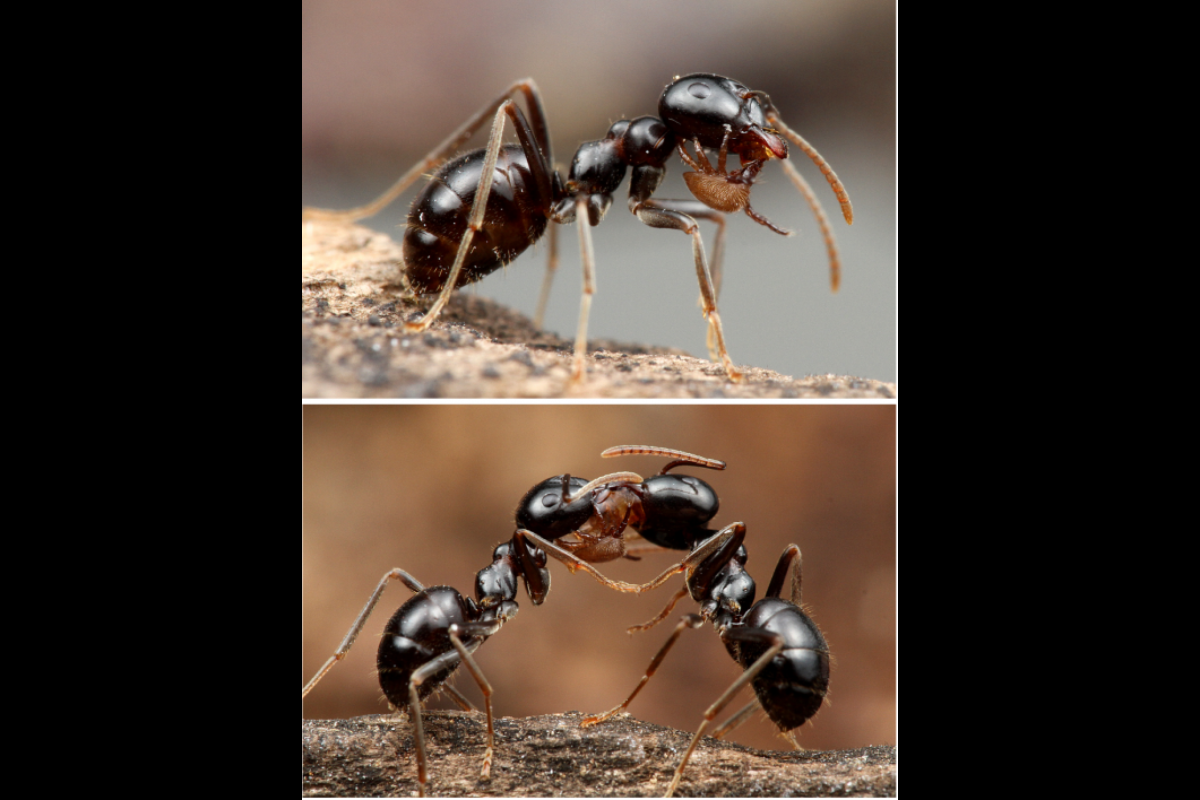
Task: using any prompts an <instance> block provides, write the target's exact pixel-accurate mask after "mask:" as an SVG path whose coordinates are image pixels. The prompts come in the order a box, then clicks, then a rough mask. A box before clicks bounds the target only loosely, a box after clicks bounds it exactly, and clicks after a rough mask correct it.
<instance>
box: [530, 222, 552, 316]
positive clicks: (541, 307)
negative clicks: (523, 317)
mask: <svg viewBox="0 0 1200 800" xmlns="http://www.w3.org/2000/svg"><path fill="white" fill-rule="evenodd" d="M546 233H547V235H548V236H549V237H550V242H549V249H550V252H549V254H548V255H547V258H546V277H544V278H542V291H541V294H540V295H539V296H538V304H537V311H535V312H534V314H533V326H534V327H535V328H537V329H538V330H542V327H543V323H544V322H545V321H546V305H547V304H548V303H549V302H550V284H551V283H552V282H553V281H554V273H556V272H557V271H558V226H557V225H551V226H550V230H548V231H547V232H546Z"/></svg>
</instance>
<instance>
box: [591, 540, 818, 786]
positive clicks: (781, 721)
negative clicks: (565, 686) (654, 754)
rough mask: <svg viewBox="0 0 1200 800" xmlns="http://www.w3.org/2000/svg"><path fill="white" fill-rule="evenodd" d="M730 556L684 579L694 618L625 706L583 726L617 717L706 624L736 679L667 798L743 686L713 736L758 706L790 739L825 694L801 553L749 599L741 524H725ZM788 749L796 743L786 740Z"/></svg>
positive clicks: (708, 716)
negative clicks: (745, 689) (746, 700)
mask: <svg viewBox="0 0 1200 800" xmlns="http://www.w3.org/2000/svg"><path fill="white" fill-rule="evenodd" d="M732 527H735V528H737V529H736V530H735V531H734V536H733V541H734V542H736V545H737V550H736V553H735V554H734V556H733V557H732V558H729V559H726V560H725V561H724V562H723V563H721V564H719V565H718V566H716V568H715V569H714V570H712V571H709V572H707V573H706V572H705V571H704V570H703V569H697V570H695V571H694V572H692V573H690V574H689V576H688V581H687V584H688V590H689V591H690V592H691V595H692V597H693V599H695V600H697V601H699V602H700V614H699V615H696V614H687V615H685V616H684V617H683V618H682V619H681V620H680V622H679V624H678V625H677V626H676V627H675V631H674V632H673V633H672V634H671V636H670V638H669V639H668V640H667V642H666V643H665V644H664V645H663V647H662V649H661V650H660V651H659V652H658V654H657V655H656V656H655V657H654V660H653V661H652V662H651V664H650V667H649V668H648V669H647V670H646V675H645V677H643V679H642V681H641V682H640V683H639V684H638V686H637V688H636V689H634V691H633V693H632V694H631V695H630V696H629V697H628V698H627V699H626V700H625V702H624V703H622V704H621V705H619V706H617V707H616V708H614V709H612V710H611V711H608V712H606V713H604V714H598V715H595V716H591V717H587V718H585V719H584V720H583V722H582V724H583V725H584V726H588V725H595V724H598V723H600V722H604V721H605V720H607V719H609V718H611V717H612V716H614V715H615V714H617V713H619V712H620V711H623V710H624V709H625V708H626V707H627V706H628V705H629V703H630V702H631V701H632V700H633V699H634V697H636V696H637V693H638V692H639V691H640V690H641V688H642V686H644V685H645V683H646V681H647V680H648V679H649V678H650V677H651V676H652V675H653V674H654V671H655V670H656V669H657V667H658V665H659V664H660V663H661V662H662V659H663V658H664V657H665V656H666V654H667V651H668V650H670V648H671V646H672V645H673V644H674V643H675V641H676V640H677V639H678V638H679V634H680V633H681V632H682V631H683V630H684V629H685V628H698V627H700V626H701V625H703V624H704V622H705V621H709V622H712V624H713V627H714V628H715V629H716V631H717V634H718V635H719V636H720V637H721V641H722V642H723V643H724V645H725V649H726V650H727V651H728V652H729V655H730V656H731V657H732V658H733V659H734V661H736V662H737V663H738V664H739V665H740V666H741V667H742V669H743V670H744V672H743V674H742V676H741V677H740V678H738V680H737V681H735V682H734V683H733V685H732V686H731V687H730V688H729V690H728V691H726V693H725V694H724V695H722V696H721V698H720V699H719V700H718V701H717V702H716V703H714V704H713V705H712V706H710V707H709V708H708V710H707V711H705V713H704V721H703V722H702V723H701V725H700V729H699V730H698V731H697V732H696V735H695V737H693V739H692V742H691V745H690V746H689V747H688V749H687V752H686V753H684V756H683V758H682V760H681V761H680V763H679V766H678V767H677V768H676V770H675V775H674V778H673V779H672V781H671V785H670V787H669V788H668V790H667V794H666V796H667V797H670V796H671V795H672V794H673V793H674V792H675V789H676V788H677V787H678V785H679V781H680V778H681V777H682V776H683V769H684V767H685V766H686V765H687V762H688V759H689V758H690V757H691V754H692V750H694V749H695V747H696V743H697V742H699V740H700V737H701V736H703V734H704V731H705V730H707V728H708V726H709V724H710V723H711V722H712V720H713V719H714V718H715V717H716V715H717V714H719V713H720V712H721V710H722V709H723V708H724V707H725V706H726V705H728V703H729V701H730V700H731V699H732V698H733V696H734V695H735V693H736V691H737V690H738V689H740V688H741V687H742V686H744V685H745V684H746V683H750V684H751V685H752V686H753V687H754V694H755V700H754V701H753V702H752V703H751V704H750V705H749V706H747V707H746V708H744V709H742V711H740V712H739V713H738V714H736V715H735V716H734V717H733V718H732V719H731V720H730V721H729V722H727V723H725V725H723V726H722V727H721V728H720V729H719V730H718V731H717V733H716V734H715V735H717V736H720V735H722V734H723V733H725V732H727V731H728V730H729V729H731V728H732V727H734V726H736V725H737V724H739V723H740V722H741V721H743V720H744V719H745V718H746V717H747V716H748V715H749V714H750V713H751V712H752V711H753V710H754V709H755V708H756V707H761V708H762V709H763V710H764V711H765V712H766V713H767V716H768V717H770V719H771V721H772V722H774V723H775V725H776V726H777V727H778V728H779V729H780V731H782V732H785V733H787V734H788V736H789V738H791V734H790V731H792V730H793V729H795V728H797V727H799V726H800V725H802V724H804V722H806V721H807V720H809V719H811V718H812V716H813V715H814V714H816V713H817V711H818V709H820V707H821V705H822V704H823V703H824V701H825V695H826V693H827V692H828V689H829V663H830V656H829V646H828V645H827V644H826V642H825V637H824V635H823V634H822V633H821V630H820V629H819V628H818V627H817V624H816V623H815V622H813V620H812V619H811V618H810V617H809V616H808V614H807V613H806V612H805V611H804V610H803V609H802V608H801V607H800V577H801V575H800V573H801V565H800V548H798V547H797V546H796V545H794V544H793V545H789V546H788V547H787V548H786V549H785V550H784V551H783V555H781V556H780V558H779V562H778V564H777V565H776V567H775V572H774V574H773V575H772V576H771V583H770V585H769V586H768V588H767V594H766V597H764V598H763V599H761V600H759V601H758V602H755V601H754V595H755V585H754V580H753V579H752V578H751V577H750V575H749V573H747V572H746V571H745V565H746V558H747V554H746V548H745V547H744V546H742V544H741V542H742V540H743V539H744V537H745V528H744V526H740V525H737V526H732ZM793 565H794V568H795V574H794V579H793V582H792V586H791V591H790V593H789V598H788V599H784V598H783V597H781V596H780V595H781V593H782V591H783V585H784V583H785V581H786V579H787V575H788V572H789V571H790V570H791V569H792V568H793ZM792 742H793V744H795V739H794V738H792ZM797 746H798V745H797Z"/></svg>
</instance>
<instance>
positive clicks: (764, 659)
mask: <svg viewBox="0 0 1200 800" xmlns="http://www.w3.org/2000/svg"><path fill="white" fill-rule="evenodd" d="M730 630H733V629H730ZM760 633H761V634H762V635H765V636H769V637H770V638H771V639H773V640H774V644H772V645H771V646H770V647H769V648H768V649H767V651H766V652H765V653H763V654H762V656H760V657H759V659H758V660H757V661H755V662H754V663H753V664H751V665H750V667H749V669H747V670H746V671H745V672H744V673H742V675H741V677H739V678H738V679H737V680H736V681H734V682H733V685H731V686H730V687H729V688H728V689H726V690H725V693H724V694H723V695H721V696H720V697H718V698H717V701H716V702H715V703H713V704H712V705H711V706H709V707H708V710H706V711H705V712H704V721H703V722H701V723H700V730H698V731H696V735H695V736H693V737H692V743H691V744H689V745H688V749H687V751H686V752H685V753H684V754H683V758H682V759H681V760H680V762H679V766H678V767H676V768H675V777H673V778H672V779H671V785H670V786H669V787H668V788H667V793H666V794H665V795H663V796H664V797H670V796H671V795H673V794H675V789H676V788H677V787H678V786H679V780H680V778H682V777H683V768H684V767H685V766H687V762H688V759H689V758H691V757H692V751H693V750H695V749H696V745H697V744H698V743H699V742H700V737H701V736H703V735H704V731H705V730H706V729H707V728H708V725H709V723H711V722H712V721H713V718H714V717H716V716H717V714H720V713H721V709H723V708H725V706H727V705H729V701H730V700H732V699H733V697H734V695H736V694H737V693H738V692H739V691H740V690H741V689H742V687H744V686H745V685H746V684H747V683H749V682H750V681H752V680H754V678H755V676H757V675H758V673H760V672H762V670H763V668H764V667H765V666H766V665H767V664H769V663H770V662H771V659H773V658H774V657H775V656H777V655H778V654H779V653H780V651H782V650H783V644H784V642H783V637H781V636H778V635H776V634H768V633H766V631H760ZM721 638H722V639H724V638H725V636H722V637H721ZM753 638H754V639H755V640H760V639H761V638H762V636H761V635H760V636H754V637H753ZM743 711H744V709H743ZM741 713H742V712H738V716H740V715H741Z"/></svg>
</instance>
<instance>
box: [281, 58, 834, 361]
mask: <svg viewBox="0 0 1200 800" xmlns="http://www.w3.org/2000/svg"><path fill="white" fill-rule="evenodd" d="M518 95H523V96H524V97H525V103H526V106H527V108H528V111H527V112H522V111H521V109H520V107H519V106H517V105H516V103H515V102H514V100H515V98H516V97H517V96H518ZM526 114H528V116H526ZM658 114H659V115H658V116H657V117H654V116H643V117H638V118H637V119H634V120H620V121H618V122H616V123H613V125H612V126H611V127H610V128H609V130H608V133H607V134H606V135H605V137H604V138H603V139H600V140H597V141H592V142H584V143H583V144H581V145H580V146H579V148H578V150H576V152H575V157H574V158H573V159H572V161H571V166H570V169H569V170H568V173H567V177H566V179H565V180H564V179H563V177H562V175H561V174H560V173H559V172H558V171H556V169H555V166H554V156H553V152H552V149H551V144H550V134H549V128H548V127H547V124H546V114H545V111H544V109H543V107H542V100H541V94H540V93H539V91H538V88H537V85H536V84H535V83H534V82H533V80H532V79H530V78H526V79H524V80H520V81H517V82H516V83H514V84H513V85H512V86H510V87H509V88H508V89H507V90H505V92H504V93H503V94H501V95H500V96H499V97H498V98H497V99H495V100H493V101H492V102H490V103H488V104H487V105H485V106H484V107H483V108H482V109H480V110H479V111H478V112H477V113H476V114H475V115H474V116H472V117H471V118H470V119H468V120H467V121H466V122H465V123H463V125H462V126H461V127H460V128H459V129H458V130H456V131H454V133H452V134H450V136H449V137H447V138H446V140H445V141H443V142H442V143H441V144H439V145H438V146H437V147H436V148H434V150H433V151H432V152H431V153H429V155H427V156H426V157H425V158H424V159H422V160H421V161H420V162H419V163H417V164H416V165H415V166H414V167H413V168H412V169H410V170H409V171H408V172H407V173H405V174H404V175H403V176H402V177H401V178H400V179H399V180H398V181H396V183H395V184H393V185H392V187H391V188H390V189H388V190H387V191H386V192H384V194H382V195H381V196H380V197H378V198H377V199H376V200H374V201H372V202H371V203H369V204H367V205H365V206H361V207H359V208H354V209H350V210H348V211H325V210H320V209H305V211H304V216H303V218H304V219H330V220H338V221H345V222H351V221H354V220H359V219H363V218H365V217H369V216H372V215H373V214H375V213H377V212H378V211H380V210H381V209H382V208H384V207H385V206H387V205H388V204H389V203H391V202H392V200H394V199H395V198H396V197H398V196H399V195H400V194H401V193H402V192H403V191H404V190H405V189H407V188H408V187H409V186H411V185H412V184H413V183H414V182H415V181H416V180H417V178H419V177H420V176H421V175H424V174H427V173H428V172H429V171H430V170H433V169H435V168H437V171H436V172H434V173H433V175H432V179H431V180H430V181H429V183H428V184H426V186H425V188H424V189H422V190H421V192H420V193H419V194H418V195H417V197H416V199H415V200H413V204H412V207H411V209H410V210H409V214H408V222H407V224H406V226H405V232H404V245H403V252H404V276H405V281H406V283H407V285H408V286H409V288H410V289H411V290H412V291H413V292H414V293H415V294H418V295H431V294H436V295H437V298H436V300H435V301H434V302H433V305H432V306H431V307H430V308H429V310H428V311H427V312H426V313H425V314H424V316H422V317H421V318H420V319H418V320H416V321H410V322H406V323H405V329H406V330H409V331H422V330H425V329H426V328H428V327H429V326H430V325H431V324H432V323H433V322H434V320H436V319H437V317H438V315H439V314H440V313H441V311H442V308H443V307H444V306H445V304H446V302H447V301H448V300H449V298H450V293H451V292H453V291H454V290H455V289H458V288H461V287H463V286H465V285H467V284H470V283H474V282H475V281H478V280H480V279H481V278H483V277H485V276H486V275H489V274H490V273H492V272H494V271H495V270H497V269H499V268H500V267H502V266H504V265H506V264H508V263H509V262H511V261H512V260H513V259H515V258H516V257H517V256H518V255H520V254H521V253H522V252H524V251H525V250H526V249H528V248H529V246H530V245H532V244H533V243H534V242H536V241H537V240H538V239H540V238H541V237H542V236H543V235H544V234H545V233H546V230H547V228H548V223H550V222H554V223H557V224H569V223H571V222H575V223H576V227H577V229H578V231H579V243H580V256H581V261H582V263H583V294H582V298H581V301H580V309H579V327H578V330H577V332H576V336H575V354H574V360H573V363H572V371H571V381H572V383H577V382H579V381H581V380H582V379H583V376H584V372H585V359H586V356H587V323H588V314H589V311H590V308H591V302H592V295H593V294H594V293H595V275H594V273H595V255H594V253H593V248H592V235H591V230H590V227H589V226H591V227H594V226H596V225H599V224H600V221H601V220H602V219H603V218H604V215H605V214H606V213H607V212H608V209H609V207H610V206H611V205H612V201H613V197H612V195H613V193H614V192H615V191H616V190H617V188H618V187H619V186H620V185H621V182H622V181H623V180H624V179H625V171H626V168H631V169H632V177H631V178H630V184H629V211H630V213H632V214H633V215H634V216H636V217H637V218H638V220H639V221H641V222H642V223H643V224H645V225H648V226H650V227H652V228H673V229H675V230H678V231H682V232H683V233H686V234H688V235H689V236H691V237H692V255H693V259H694V260H695V266H696V278H697V280H698V282H699V284H700V302H701V308H702V312H703V314H704V318H705V319H706V320H707V321H708V334H707V342H708V350H709V356H710V357H711V358H712V359H713V360H714V361H716V360H718V359H719V360H720V361H721V362H722V364H723V366H724V368H725V373H726V375H727V376H728V378H729V379H730V380H732V381H740V380H741V379H742V373H741V372H740V371H739V370H738V369H737V368H736V367H735V366H734V365H733V361H732V360H731V359H730V357H729V352H728V350H727V349H726V347H725V333H724V329H723V328H722V325H721V317H720V313H719V312H718V311H717V295H718V293H719V291H720V285H721V262H722V256H723V253H724V241H725V215H726V214H731V213H735V212H738V211H745V212H746V215H747V216H749V217H750V218H751V219H753V220H754V221H755V222H758V223H759V224H761V225H763V226H765V227H767V228H770V229H771V230H773V231H775V232H776V233H779V234H783V235H785V236H790V235H791V233H790V232H789V231H787V230H784V229H783V228H780V227H778V226H776V225H775V224H773V223H772V222H771V221H770V220H768V219H767V218H766V217H763V216H762V215H761V214H759V213H758V212H756V211H755V210H754V209H753V208H751V206H750V189H751V187H752V186H753V185H754V182H755V181H756V180H757V178H758V174H759V172H760V170H761V169H762V167H763V165H764V164H766V163H767V162H768V161H770V160H772V159H777V160H779V162H780V163H781V164H782V165H783V168H784V171H785V172H787V175H788V177H789V178H790V179H791V181H792V183H793V184H794V185H795V186H796V188H797V190H798V191H799V192H800V193H801V194H802V195H803V196H804V198H805V200H806V201H808V204H809V206H810V207H811V208H812V210H813V213H814V215H815V216H816V218H817V223H818V225H819V226H820V228H821V234H822V236H823V237H824V239H825V246H826V249H827V250H828V252H829V265H830V282H831V285H832V288H833V290H834V291H837V288H838V284H839V282H840V272H841V266H840V259H839V257H838V251H837V245H836V243H835V242H834V237H833V232H832V230H831V228H830V226H829V221H828V219H827V218H826V216H825V212H824V210H823V209H822V208H821V204H820V202H819V201H818V200H817V198H816V196H815V195H814V194H813V192H812V189H811V188H810V187H809V185H808V183H807V182H806V181H805V180H804V178H803V177H801V175H800V173H799V172H798V171H797V170H796V168H795V167H794V166H792V164H791V162H790V161H788V160H787V157H788V146H787V142H786V141H785V140H784V138H783V137H786V138H787V139H789V140H791V141H792V142H793V143H795V144H796V145H797V146H798V147H799V148H800V149H801V150H802V151H803V152H804V153H805V154H806V155H807V156H808V157H809V158H811V159H812V160H813V162H814V163H815V164H816V165H817V167H818V168H819V169H820V170H821V173H822V174H823V175H824V176H825V178H826V180H827V181H828V182H829V185H830V187H831V188H832V189H833V192H834V194H835V195H836V197H837V199H838V202H839V203H840V204H841V207H842V214H843V216H844V217H845V219H846V222H847V224H850V223H852V222H853V220H854V212H853V209H852V207H851V205H850V199H849V196H848V195H847V194H846V190H845V187H844V186H842V183H841V181H840V180H838V177H837V175H836V174H834V172H833V170H832V169H831V168H830V167H829V165H828V163H826V162H825V160H824V159H823V158H821V156H820V154H818V153H817V151H816V150H815V149H813V147H812V146H811V145H809V144H808V142H806V141H805V140H804V139H803V138H802V137H801V136H800V135H799V134H798V133H796V132H795V131H793V130H792V129H791V128H789V127H788V126H787V125H785V124H784V122H783V120H782V118H781V117H780V115H779V111H778V109H777V108H776V107H775V105H774V104H773V103H772V102H771V99H770V98H769V97H768V96H767V94H766V93H765V92H762V91H758V90H752V89H749V88H748V87H746V86H744V85H743V84H741V83H738V82H737V81H734V80H731V79H729V78H725V77H722V76H720V75H713V74H709V73H695V74H692V75H685V76H683V77H676V78H675V80H674V81H672V82H671V83H670V84H668V85H667V87H666V89H664V91H663V93H662V96H661V97H660V98H659V102H658ZM489 118H490V119H491V120H492V126H491V132H490V134H489V136H488V143H487V147H485V148H482V149H477V150H471V151H469V152H467V153H464V154H462V155H460V156H458V157H456V158H454V159H453V160H451V161H448V162H447V161H446V159H448V158H449V157H450V155H451V154H452V153H453V152H454V151H455V150H457V149H458V148H459V147H460V146H462V144H463V143H464V142H466V141H467V139H469V138H470V137H471V136H472V135H473V134H474V133H475V132H476V131H478V130H479V129H480V128H482V127H483V125H484V124H485V123H486V122H487V120H488V119H489ZM506 118H507V119H508V120H510V121H511V122H512V125H513V128H514V129H515V130H516V134H517V140H518V142H519V144H507V145H506V144H503V134H504V127H505V119H506ZM781 134H782V136H781ZM689 142H690V143H691V144H692V145H693V148H694V151H695V153H694V156H692V155H689V154H688V152H687V149H686V147H685V145H686V144H687V143H689ZM706 149H713V150H716V152H717V163H716V165H715V166H714V165H713V163H712V162H711V161H710V160H709V158H708V156H707V155H706V153H705V150H706ZM675 152H678V153H679V156H680V158H682V159H683V161H684V163H686V164H687V165H688V166H689V167H691V169H692V170H693V171H692V172H687V173H684V180H685V182H686V183H687V186H688V189H689V191H691V192H692V194H693V195H694V196H695V198H696V199H694V200H693V199H680V200H671V199H655V198H653V197H652V196H651V195H653V194H654V192H655V191H656V190H657V189H658V187H659V185H660V184H661V183H662V180H663V177H664V176H665V175H666V165H667V162H668V161H669V160H670V158H671V156H672V154H673V153H675ZM729 153H734V154H736V155H737V156H738V158H739V160H740V162H741V165H740V168H739V169H736V170H733V169H727V164H726V162H727V157H728V155H729ZM697 219H704V220H708V221H710V222H713V223H714V224H716V226H717V235H716V239H715V241H714V243H713V259H712V267H711V270H710V267H709V262H708V258H707V256H706V254H705V250H704V243H703V240H702V239H701V237H700V227H699V225H698V224H697V223H696V220H697ZM550 230H551V236H550V246H549V254H548V259H549V262H548V266H547V270H546V277H545V280H544V281H543V284H542V291H541V296H540V298H539V300H538V308H537V312H536V314H535V316H534V324H535V325H536V326H537V327H538V328H541V326H542V321H543V319H544V316H545V306H546V301H547V298H548V297H549V292H550V284H551V282H552V280H553V275H554V271H555V270H556V269H557V266H558V249H557V239H556V236H555V235H554V232H553V230H554V229H553V228H551V229H550Z"/></svg>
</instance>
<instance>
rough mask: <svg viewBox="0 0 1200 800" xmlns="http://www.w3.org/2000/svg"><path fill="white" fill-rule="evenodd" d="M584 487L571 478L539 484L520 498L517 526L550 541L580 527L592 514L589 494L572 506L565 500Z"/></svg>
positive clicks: (547, 480)
mask: <svg viewBox="0 0 1200 800" xmlns="http://www.w3.org/2000/svg"><path fill="white" fill-rule="evenodd" d="M586 485H587V481H586V480H584V479H583V478H573V477H571V476H570V475H555V476H554V477H553V478H547V479H546V480H544V481H542V482H541V483H539V484H538V485H537V486H534V487H533V488H532V489H530V490H529V491H528V492H526V493H525V496H524V497H522V498H521V502H520V504H519V505H518V506H517V527H520V528H525V529H526V530H530V531H533V532H534V533H536V534H537V535H538V536H541V537H542V538H544V539H550V540H551V541H553V540H554V539H558V538H561V537H563V536H566V535H567V534H568V533H571V532H572V531H574V530H577V529H579V528H581V527H582V526H583V524H584V523H585V522H587V521H588V519H589V518H590V517H591V516H592V514H593V508H592V497H591V493H590V492H589V493H588V494H586V495H584V496H583V497H580V498H578V499H577V500H575V502H573V503H567V502H566V501H567V499H569V498H570V496H571V495H572V494H574V493H575V492H577V491H579V490H580V489H582V488H583V487H584V486H586Z"/></svg>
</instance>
